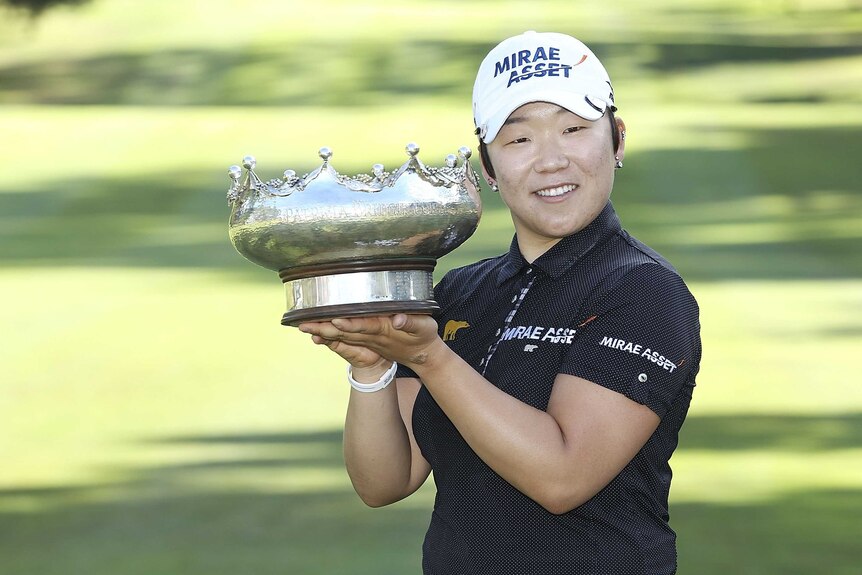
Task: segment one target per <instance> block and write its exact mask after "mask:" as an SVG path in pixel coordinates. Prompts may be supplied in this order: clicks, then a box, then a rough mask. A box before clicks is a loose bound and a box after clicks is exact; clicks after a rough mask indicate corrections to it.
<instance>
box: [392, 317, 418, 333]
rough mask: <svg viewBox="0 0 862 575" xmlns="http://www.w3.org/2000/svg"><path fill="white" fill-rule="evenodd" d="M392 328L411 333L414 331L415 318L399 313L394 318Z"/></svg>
mask: <svg viewBox="0 0 862 575" xmlns="http://www.w3.org/2000/svg"><path fill="white" fill-rule="evenodd" d="M392 327H394V328H395V329H397V330H398V331H406V332H408V333H411V332H413V331H414V329H413V318H412V317H410V316H409V315H407V314H405V313H398V314H395V315H393V316H392Z"/></svg>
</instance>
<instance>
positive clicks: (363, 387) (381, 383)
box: [347, 361, 398, 393]
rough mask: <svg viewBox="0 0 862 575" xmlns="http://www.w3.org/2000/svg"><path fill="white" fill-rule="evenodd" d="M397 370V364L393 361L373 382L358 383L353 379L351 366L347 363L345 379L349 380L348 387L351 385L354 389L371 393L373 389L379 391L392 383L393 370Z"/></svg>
mask: <svg viewBox="0 0 862 575" xmlns="http://www.w3.org/2000/svg"><path fill="white" fill-rule="evenodd" d="M397 370H398V364H397V363H395V362H394V361H393V362H392V367H390V368H389V369H387V370H386V373H384V374H383V375H381V376H380V379H378V380H377V381H375V382H374V383H359V382H358V381H356V380H355V379H353V366H352V365H350V364H349V363H348V364H347V381H349V382H350V387H352V388H353V389H355V390H356V391H361V392H362V393H371V392H373V391H380V390H381V389H383V388H385V387H386V386H387V385H389V384H390V383H392V380H393V379H395V372H396V371H397Z"/></svg>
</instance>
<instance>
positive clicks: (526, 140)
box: [509, 138, 529, 144]
mask: <svg viewBox="0 0 862 575" xmlns="http://www.w3.org/2000/svg"><path fill="white" fill-rule="evenodd" d="M528 141H529V140H528V139H527V138H515V139H514V140H512V141H510V142H509V143H510V144H523V143H524V142H528Z"/></svg>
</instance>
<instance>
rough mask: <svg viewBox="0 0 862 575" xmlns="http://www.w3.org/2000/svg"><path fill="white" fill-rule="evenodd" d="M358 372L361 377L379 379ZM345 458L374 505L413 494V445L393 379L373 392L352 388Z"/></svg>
mask: <svg viewBox="0 0 862 575" xmlns="http://www.w3.org/2000/svg"><path fill="white" fill-rule="evenodd" d="M358 371H359V370H357V373H354V378H356V379H357V381H363V379H362V378H363V376H364V378H365V380H366V381H373V380H374V379H375V377H374V375H373V374H372V375H371V376H370V377H369V376H368V373H367V372H366V373H365V374H360V373H358ZM344 461H345V464H346V467H347V473H348V475H349V476H350V480H351V482H352V483H353V487H354V489H355V490H356V492H357V494H359V496H360V498H362V500H363V501H364V502H365V503H366V504H368V505H371V506H373V507H379V506H381V505H387V504H389V503H393V502H395V501H398V500H399V499H402V498H403V497H406V496H407V495H409V493H410V491H409V486H410V466H411V447H410V439H409V436H408V433H407V429H406V428H405V426H404V422H403V420H402V418H401V414H400V411H399V404H398V392H397V387H396V385H395V384H394V383H393V384H391V385H389V386H388V387H386V388H385V389H382V390H380V391H376V392H373V393H362V392H359V391H357V390H355V389H351V391H350V401H349V403H348V407H347V417H346V419H345V424H344Z"/></svg>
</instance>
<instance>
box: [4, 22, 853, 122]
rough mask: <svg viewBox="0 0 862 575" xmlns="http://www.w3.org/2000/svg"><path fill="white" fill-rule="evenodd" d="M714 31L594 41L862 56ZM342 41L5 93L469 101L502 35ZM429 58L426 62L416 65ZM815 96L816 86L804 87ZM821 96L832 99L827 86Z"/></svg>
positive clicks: (129, 67) (697, 52)
mask: <svg viewBox="0 0 862 575" xmlns="http://www.w3.org/2000/svg"><path fill="white" fill-rule="evenodd" d="M781 38H782V39H781V40H780V41H776V39H775V36H772V35H763V36H758V35H754V34H748V35H746V36H745V37H744V38H742V39H741V38H739V37H737V36H735V35H732V34H725V35H722V34H712V35H709V36H706V37H704V36H703V35H702V34H701V35H699V36H698V38H697V39H693V38H692V39H688V41H685V42H680V41H679V40H678V39H674V40H673V41H667V40H666V39H663V38H662V37H661V36H660V35H656V34H655V33H654V36H653V37H652V38H651V40H652V41H647V42H644V41H639V42H637V43H605V42H600V41H597V42H591V47H592V48H593V50H594V51H595V52H596V53H597V54H599V55H601V57H602V59H603V60H604V61H605V62H606V63H608V64H610V66H609V68H610V69H622V68H624V67H629V66H636V67H638V68H645V69H647V70H652V71H655V72H660V73H666V72H672V71H676V70H693V69H696V68H707V67H710V66H715V65H724V64H728V63H738V64H739V63H742V64H751V63H756V62H760V63H764V62H767V63H768V62H792V61H802V60H808V61H810V60H823V61H825V60H827V59H830V58H836V57H846V56H853V55H858V54H862V45H860V43H859V40H858V37H857V36H856V35H854V34H844V35H842V34H840V33H837V32H835V31H830V33H829V34H828V35H825V34H819V33H817V31H809V32H808V33H807V34H806V33H800V34H795V35H786V36H782V37H781ZM496 41H497V40H496V39H495V40H493V41H487V42H477V41H473V42H467V41H454V40H449V41H429V40H412V41H411V40H408V41H404V40H400V39H399V40H392V41H378V42H370V41H365V40H363V41H354V42H352V43H347V42H344V41H331V42H303V43H302V44H296V43H283V44H281V45H278V44H275V45H274V44H268V45H266V46H260V45H251V46H248V47H240V48H232V49H231V50H215V49H207V50H202V49H182V50H162V51H148V52H130V53H120V54H110V55H99V56H94V57H84V58H69V57H66V58H63V57H59V58H56V59H53V60H40V61H37V62H35V63H34V62H27V63H17V62H15V61H14V60H12V61H11V62H10V63H7V64H5V65H0V102H2V103H15V104H54V105H56V104H61V105H62V104H74V105H93V104H99V105H139V106H182V105H188V106H195V105H219V106H255V105H269V106H271V105H291V106H302V105H314V106H340V107H356V106H368V105H374V106H380V105H382V104H385V103H387V102H398V101H399V100H400V99H402V98H403V97H405V96H409V95H412V94H421V95H422V96H433V97H435V98H436V99H437V100H438V101H444V100H445V99H451V100H453V101H459V102H460V101H462V99H463V98H464V96H465V94H469V93H470V88H471V85H472V78H473V75H474V74H475V70H476V66H477V64H478V63H479V62H481V61H482V58H483V57H484V56H485V54H486V53H487V52H488V50H490V49H491V48H492V47H493V45H494V44H495V43H496ZM420 62H421V64H422V65H421V67H419V66H417V63H420ZM805 97H806V98H811V97H812V96H811V95H807V96H805ZM817 99H818V100H819V101H825V100H830V99H833V97H832V96H831V95H830V92H829V91H822V92H820V93H819V94H818V95H817Z"/></svg>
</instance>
